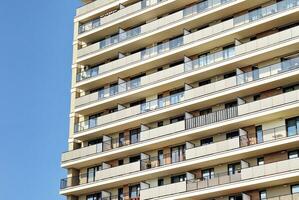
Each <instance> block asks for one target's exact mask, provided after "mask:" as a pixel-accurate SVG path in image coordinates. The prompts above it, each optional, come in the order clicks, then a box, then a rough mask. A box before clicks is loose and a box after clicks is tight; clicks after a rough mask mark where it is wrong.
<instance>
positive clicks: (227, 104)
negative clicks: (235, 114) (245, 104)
mask: <svg viewBox="0 0 299 200" xmlns="http://www.w3.org/2000/svg"><path fill="white" fill-rule="evenodd" d="M237 105H238V102H237V101H233V102H230V103H226V104H225V108H232V107H235V106H237Z"/></svg>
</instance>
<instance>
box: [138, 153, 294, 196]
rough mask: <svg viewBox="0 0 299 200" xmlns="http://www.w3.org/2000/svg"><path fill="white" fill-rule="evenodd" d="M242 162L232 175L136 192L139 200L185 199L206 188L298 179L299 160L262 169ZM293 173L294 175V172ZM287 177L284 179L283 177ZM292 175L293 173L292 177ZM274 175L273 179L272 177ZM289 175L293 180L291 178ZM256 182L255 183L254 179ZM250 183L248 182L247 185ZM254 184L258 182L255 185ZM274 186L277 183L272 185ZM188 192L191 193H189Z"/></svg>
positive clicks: (280, 162)
mask: <svg viewBox="0 0 299 200" xmlns="http://www.w3.org/2000/svg"><path fill="white" fill-rule="evenodd" d="M241 163H242V169H241V170H240V171H236V172H235V173H234V174H228V173H227V172H226V173H220V174H215V175H213V177H210V178H203V179H191V180H187V181H183V182H179V183H174V184H170V185H164V186H160V187H153V188H149V189H143V190H141V191H140V197H141V200H143V199H164V198H165V199H169V198H171V197H172V198H171V199H184V198H187V197H189V198H190V197H194V196H196V197H202V198H204V197H205V195H207V194H208V193H209V188H213V192H215V190H217V191H218V190H221V187H223V186H224V185H226V186H227V185H228V184H229V185H230V186H232V187H234V188H238V187H239V184H242V183H246V182H247V186H250V188H251V189H252V188H253V187H257V188H260V187H261V185H260V184H262V183H265V184H271V182H273V183H274V182H275V181H277V180H280V179H281V180H285V179H290V180H291V179H294V178H295V177H297V180H298V170H299V165H298V163H299V159H298V158H296V159H289V160H283V161H279V162H274V163H270V164H265V165H262V166H254V167H247V168H246V163H245V162H241ZM296 172H297V173H296ZM285 173H288V174H290V175H289V176H288V177H287V178H286V177H284V174H285ZM292 173H293V174H292ZM273 175H275V176H276V177H275V178H274V179H276V180H274V179H273V178H272V177H273ZM292 175H293V176H294V177H292ZM256 179H259V180H256ZM251 180H253V181H252V182H250V181H251ZM257 182H258V183H257ZM275 184H279V182H276V183H275ZM280 184H281V183H280ZM243 188H246V186H245V187H244V186H241V188H240V189H243ZM225 190H227V192H228V194H229V192H231V189H229V190H228V189H227V187H226V188H225V189H223V190H222V192H224V191H225ZM191 191H192V192H191ZM211 192H212V191H211Z"/></svg>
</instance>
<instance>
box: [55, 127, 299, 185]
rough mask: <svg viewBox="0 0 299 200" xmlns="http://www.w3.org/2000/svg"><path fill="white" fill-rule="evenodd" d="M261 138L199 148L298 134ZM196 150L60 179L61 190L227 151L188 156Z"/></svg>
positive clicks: (283, 131)
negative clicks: (94, 173)
mask: <svg viewBox="0 0 299 200" xmlns="http://www.w3.org/2000/svg"><path fill="white" fill-rule="evenodd" d="M262 136H263V140H261V141H260V142H258V141H257V140H256V138H249V136H248V135H242V136H238V137H235V138H232V139H228V140H224V141H219V142H216V143H212V144H208V145H204V146H200V147H206V148H208V147H209V146H213V145H214V144H218V146H219V145H223V143H224V142H230V145H229V146H230V150H238V149H241V148H244V147H248V146H254V145H257V144H262V143H268V142H273V141H276V140H281V139H287V138H292V137H298V133H297V134H296V135H289V134H288V133H287V127H286V126H279V127H275V128H270V129H267V130H262ZM234 140H237V141H238V142H237V143H234V142H231V141H234ZM231 145H235V146H231ZM196 148H199V147H194V148H191V149H187V150H186V153H183V154H182V155H180V154H181V152H180V151H173V152H171V153H169V154H163V157H159V156H154V157H153V156H150V157H148V158H145V159H142V160H139V161H138V163H137V162H134V163H127V164H124V165H121V166H118V167H112V168H108V169H102V170H104V171H101V172H99V173H101V174H107V173H106V172H108V171H109V172H110V171H111V172H113V173H110V174H109V175H105V176H104V177H103V176H101V175H100V174H98V175H97V176H92V177H89V178H87V176H88V174H80V175H79V176H74V177H71V178H66V179H62V180H61V189H65V188H68V187H73V186H76V185H82V184H86V183H92V182H96V181H99V180H103V179H110V178H115V177H117V176H118V175H116V174H115V173H119V175H126V174H129V173H133V172H138V171H144V170H148V169H153V168H157V167H162V166H166V165H171V164H175V163H181V162H184V161H188V160H193V159H199V158H203V157H206V156H210V155H211V154H214V153H221V152H225V151H228V150H227V149H225V148H223V147H221V148H219V150H218V151H217V152H205V153H203V154H194V156H193V157H190V156H188V154H189V152H188V151H190V150H191V151H192V150H193V149H196ZM212 149H215V148H212ZM132 167H134V169H133V170H132V172H128V171H126V170H125V172H124V170H121V169H122V168H132ZM105 170H106V171H105Z"/></svg>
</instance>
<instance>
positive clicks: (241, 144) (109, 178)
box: [61, 126, 298, 192]
mask: <svg viewBox="0 0 299 200" xmlns="http://www.w3.org/2000/svg"><path fill="white" fill-rule="evenodd" d="M241 132H244V131H241ZM296 138H298V133H297V134H296V135H288V134H287V132H286V127H285V126H281V127H276V128H271V129H268V130H264V131H263V140H262V141H252V140H251V141H250V140H249V139H248V137H247V136H246V135H242V136H240V137H236V138H233V139H229V140H226V141H220V142H217V143H214V144H209V145H206V146H202V147H194V148H190V144H187V147H188V145H189V148H188V149H187V150H186V156H183V157H179V158H175V159H174V158H172V154H165V155H164V161H163V163H161V161H160V160H159V159H158V157H151V156H148V155H146V154H141V160H140V161H138V162H134V163H128V164H124V165H121V166H118V167H112V168H111V166H109V165H107V164H103V165H102V170H100V171H98V172H96V175H95V177H94V178H92V177H91V178H87V177H88V176H87V175H86V174H80V175H79V176H76V177H71V178H66V179H62V180H61V183H62V184H61V189H72V188H74V187H75V186H79V185H82V186H84V188H86V187H100V189H105V188H107V187H108V186H107V185H106V184H110V185H111V183H113V186H119V185H121V184H122V181H126V183H133V182H136V181H142V180H145V179H146V177H147V178H149V177H153V176H159V175H160V176H161V175H165V174H169V173H171V171H169V170H176V171H177V170H180V171H182V170H184V169H186V167H187V166H188V167H189V169H190V167H192V168H194V167H196V166H198V164H200V165H201V166H208V164H209V163H210V162H209V161H212V160H213V159H216V160H217V162H216V163H219V164H220V162H221V160H222V159H224V158H225V159H226V161H227V162H229V161H235V159H236V158H237V157H239V156H240V155H243V154H244V155H246V156H248V155H255V153H254V152H255V151H259V152H261V151H263V150H264V151H263V152H268V153H269V148H271V149H273V148H274V149H276V150H279V149H284V148H292V147H296V146H297V144H298V139H296ZM286 139H296V140H295V141H296V142H290V141H286V142H283V141H284V140H286ZM281 142H282V143H284V145H283V146H281V145H282V143H281ZM223 144H229V145H228V146H230V148H225V147H220V146H222V145H223ZM233 145H235V146H233ZM257 145H258V146H257ZM215 146H218V149H216V150H214V149H215V148H214V147H215ZM278 146H280V147H279V148H278ZM204 148H205V149H207V150H208V151H206V152H204V153H202V152H200V150H202V149H204ZM233 152H234V153H233ZM270 152H271V151H270ZM252 153H253V154H252ZM212 154H213V155H214V157H215V158H213V157H211V156H210V155H212ZM207 158H209V159H207ZM216 163H215V164H216ZM149 170H150V171H149ZM161 173H163V174H161ZM116 178H117V180H116ZM226 178H227V177H226ZM86 184H88V185H89V186H86V187H85V185H86ZM109 187H110V186H109ZM77 189H79V190H80V188H78V187H77ZM66 192H67V191H66Z"/></svg>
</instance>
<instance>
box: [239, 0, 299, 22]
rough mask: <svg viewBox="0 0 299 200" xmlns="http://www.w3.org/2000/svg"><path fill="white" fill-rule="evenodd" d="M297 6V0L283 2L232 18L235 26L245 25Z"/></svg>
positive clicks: (298, 2) (284, 0) (298, 3)
mask: <svg viewBox="0 0 299 200" xmlns="http://www.w3.org/2000/svg"><path fill="white" fill-rule="evenodd" d="M298 5H299V1H298V0H283V1H281V2H278V3H275V4H273V5H269V6H266V7H263V8H259V9H255V10H253V11H251V12H248V13H247V14H244V15H241V16H239V17H235V18H234V24H235V25H241V24H245V23H249V22H252V21H256V20H259V19H262V18H264V17H266V16H270V15H273V14H275V13H279V12H282V11H285V10H288V9H290V8H294V7H297V6H298Z"/></svg>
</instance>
